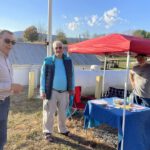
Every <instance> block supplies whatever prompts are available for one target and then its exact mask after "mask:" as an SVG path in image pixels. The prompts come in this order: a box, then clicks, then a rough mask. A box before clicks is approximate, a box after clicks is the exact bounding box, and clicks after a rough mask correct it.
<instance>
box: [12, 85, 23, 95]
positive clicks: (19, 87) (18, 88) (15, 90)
mask: <svg viewBox="0 0 150 150" xmlns="http://www.w3.org/2000/svg"><path fill="white" fill-rule="evenodd" d="M22 91H23V86H22V85H20V84H16V83H13V84H12V85H11V92H12V93H14V94H19V93H21V92H22Z"/></svg>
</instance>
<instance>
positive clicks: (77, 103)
mask: <svg viewBox="0 0 150 150" xmlns="http://www.w3.org/2000/svg"><path fill="white" fill-rule="evenodd" d="M72 108H73V109H74V110H76V111H83V110H84V108H85V103H83V102H82V101H81V86H76V87H75V95H74V102H73V106H72Z"/></svg>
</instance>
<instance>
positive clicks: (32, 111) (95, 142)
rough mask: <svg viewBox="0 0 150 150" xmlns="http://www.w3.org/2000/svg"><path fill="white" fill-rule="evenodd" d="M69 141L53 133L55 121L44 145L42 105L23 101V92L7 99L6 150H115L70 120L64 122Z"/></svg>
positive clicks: (24, 96)
mask: <svg viewBox="0 0 150 150" xmlns="http://www.w3.org/2000/svg"><path fill="white" fill-rule="evenodd" d="M67 126H68V128H69V130H70V132H71V133H72V137H71V138H68V137H64V136H63V135H60V134H59V133H58V132H57V124H56V117H55V124H54V131H55V133H54V140H55V141H54V142H53V143H47V142H46V141H45V140H44V139H43V135H42V101H41V100H39V99H31V100H27V92H26V91H25V92H24V93H22V94H20V95H19V96H17V95H15V96H12V98H11V109H10V113H9V124H8V142H7V145H6V147H5V149H6V150H91V149H94V150H95V149H97V150H115V146H114V145H113V144H112V143H111V142H109V141H108V142H106V140H105V139H103V137H100V138H99V137H96V136H94V134H93V129H92V130H88V132H87V134H86V132H85V131H84V130H83V120H82V122H80V121H79V118H78V117H73V119H72V120H70V121H69V120H68V121H67Z"/></svg>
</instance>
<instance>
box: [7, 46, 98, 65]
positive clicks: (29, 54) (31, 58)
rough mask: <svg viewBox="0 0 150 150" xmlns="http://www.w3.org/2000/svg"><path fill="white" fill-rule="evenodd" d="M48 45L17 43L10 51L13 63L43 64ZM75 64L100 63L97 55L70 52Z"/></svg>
mask: <svg viewBox="0 0 150 150" xmlns="http://www.w3.org/2000/svg"><path fill="white" fill-rule="evenodd" d="M46 52H47V50H46V46H45V45H42V44H32V43H16V45H15V46H14V47H13V49H12V50H11V52H10V55H9V59H10V62H11V63H12V64H18V65H24V64H34V65H40V64H42V62H43V60H44V58H45V57H46ZM70 57H71V59H72V61H73V64H74V65H100V64H101V62H100V61H99V60H98V59H97V58H96V56H95V55H83V54H70Z"/></svg>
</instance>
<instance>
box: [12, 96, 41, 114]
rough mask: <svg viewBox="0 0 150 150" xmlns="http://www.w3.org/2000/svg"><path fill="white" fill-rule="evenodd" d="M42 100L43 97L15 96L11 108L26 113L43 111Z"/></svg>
mask: <svg viewBox="0 0 150 150" xmlns="http://www.w3.org/2000/svg"><path fill="white" fill-rule="evenodd" d="M42 106H43V103H42V100H41V99H27V98H24V97H22V99H21V98H19V97H15V98H14V97H13V99H11V104H10V110H11V111H12V112H13V113H17V112H21V113H26V114H32V113H35V112H39V111H42Z"/></svg>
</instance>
